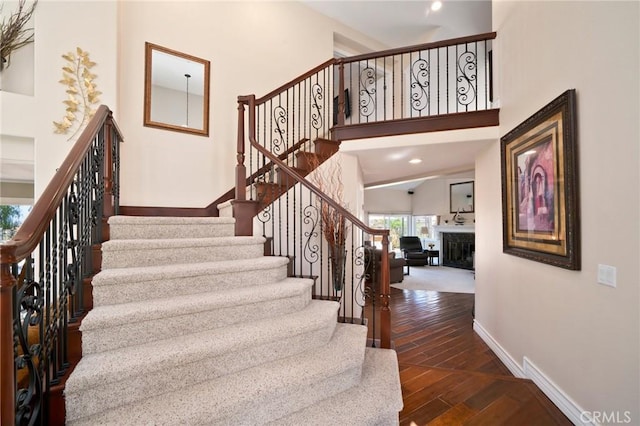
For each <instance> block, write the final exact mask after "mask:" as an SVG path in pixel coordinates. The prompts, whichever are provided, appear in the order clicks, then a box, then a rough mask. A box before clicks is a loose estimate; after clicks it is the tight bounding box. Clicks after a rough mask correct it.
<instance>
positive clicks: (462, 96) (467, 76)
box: [457, 50, 477, 105]
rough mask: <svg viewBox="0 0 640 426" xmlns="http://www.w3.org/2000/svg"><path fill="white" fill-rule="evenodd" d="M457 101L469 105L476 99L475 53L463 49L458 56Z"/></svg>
mask: <svg viewBox="0 0 640 426" xmlns="http://www.w3.org/2000/svg"><path fill="white" fill-rule="evenodd" d="M457 63H458V77H457V81H458V83H459V86H458V89H457V95H458V103H459V104H461V105H469V104H471V103H472V102H473V101H474V100H475V99H476V87H475V82H476V72H477V67H476V54H475V53H474V52H470V51H468V50H467V51H465V52H464V53H463V54H461V55H460V56H459V57H458V61H457Z"/></svg>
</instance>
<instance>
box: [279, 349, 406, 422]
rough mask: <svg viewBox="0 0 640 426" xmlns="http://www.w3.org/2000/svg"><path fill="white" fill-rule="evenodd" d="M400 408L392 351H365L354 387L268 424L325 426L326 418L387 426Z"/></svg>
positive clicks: (399, 394)
mask: <svg viewBox="0 0 640 426" xmlns="http://www.w3.org/2000/svg"><path fill="white" fill-rule="evenodd" d="M402 406H403V402H402V390H401V388H400V376H399V373H398V359H397V356H396V353H395V351H392V350H389V349H373V348H367V349H366V352H365V358H364V364H363V367H362V379H361V381H360V383H359V384H358V385H356V386H354V387H353V388H351V389H349V390H347V391H345V392H343V393H340V394H337V395H333V396H331V397H329V398H326V399H324V400H322V401H320V402H318V403H316V404H314V405H311V406H309V407H307V408H304V409H302V410H300V411H297V412H295V413H293V414H291V415H289V416H286V417H284V418H280V419H278V420H275V421H273V422H271V423H269V425H272V426H298V425H306V426H326V425H327V419H339V422H340V423H341V424H345V425H385V426H387V425H393V424H398V412H399V411H400V410H402Z"/></svg>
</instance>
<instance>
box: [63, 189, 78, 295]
mask: <svg viewBox="0 0 640 426" xmlns="http://www.w3.org/2000/svg"><path fill="white" fill-rule="evenodd" d="M77 187H78V184H77V181H74V182H72V183H71V187H70V190H69V194H68V195H67V218H66V221H67V224H68V226H69V228H68V231H67V232H68V241H67V249H68V250H69V251H70V252H71V261H70V262H68V263H67V270H66V281H65V286H66V288H67V290H68V291H69V293H70V294H75V292H76V288H77V286H78V285H79V282H80V280H79V275H80V274H79V270H78V265H79V262H78V259H79V253H78V247H79V241H78V239H77V238H76V233H77V231H78V229H77V226H78V224H79V221H80V213H79V211H78V197H77V195H76V191H77Z"/></svg>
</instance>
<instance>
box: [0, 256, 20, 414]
mask: <svg viewBox="0 0 640 426" xmlns="http://www.w3.org/2000/svg"><path fill="white" fill-rule="evenodd" d="M15 250H16V248H15V247H11V246H3V247H2V248H0V261H1V262H2V263H1V264H0V424H2V425H13V424H15V416H16V378H15V367H14V359H13V305H14V303H13V294H14V291H15V285H16V279H15V277H14V276H13V274H12V273H11V264H12V263H13V259H15Z"/></svg>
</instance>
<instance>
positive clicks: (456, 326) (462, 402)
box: [390, 288, 572, 426]
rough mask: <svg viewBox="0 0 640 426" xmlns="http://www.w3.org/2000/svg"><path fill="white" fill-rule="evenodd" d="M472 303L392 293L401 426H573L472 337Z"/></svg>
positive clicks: (465, 297)
mask: <svg viewBox="0 0 640 426" xmlns="http://www.w3.org/2000/svg"><path fill="white" fill-rule="evenodd" d="M473 303H474V295H473V294H460V293H438V292H434V291H413V290H398V289H394V288H392V289H391V298H390V308H391V312H392V317H391V318H392V320H391V336H392V339H393V342H394V344H395V349H396V352H397V353H398V362H399V366H400V381H401V384H402V396H403V400H404V409H403V410H402V412H401V413H400V424H401V425H407V426H409V425H410V426H421V425H491V426H494V425H543V426H546V425H571V424H572V423H571V422H570V421H569V419H567V418H566V417H565V416H564V414H562V413H561V412H560V410H559V409H558V408H557V407H556V406H555V405H553V403H552V402H551V401H550V400H549V399H548V398H547V397H546V396H545V395H544V394H543V393H542V392H541V391H540V390H539V389H538V388H537V386H536V385H535V384H534V383H533V382H531V381H530V380H524V379H518V378H515V377H514V376H513V375H512V374H511V373H510V372H509V370H508V369H507V368H506V367H505V366H504V365H503V364H502V362H501V361H500V360H499V359H498V357H497V356H495V355H494V354H493V352H492V351H491V349H489V347H488V346H487V345H486V344H485V343H484V341H482V339H481V338H480V337H479V336H478V335H477V334H476V333H475V332H474V331H473V316H472V310H473Z"/></svg>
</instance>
